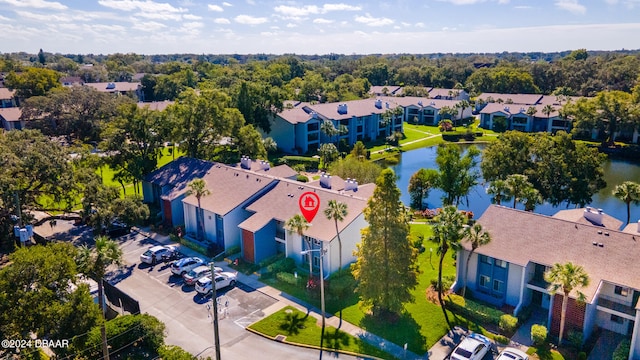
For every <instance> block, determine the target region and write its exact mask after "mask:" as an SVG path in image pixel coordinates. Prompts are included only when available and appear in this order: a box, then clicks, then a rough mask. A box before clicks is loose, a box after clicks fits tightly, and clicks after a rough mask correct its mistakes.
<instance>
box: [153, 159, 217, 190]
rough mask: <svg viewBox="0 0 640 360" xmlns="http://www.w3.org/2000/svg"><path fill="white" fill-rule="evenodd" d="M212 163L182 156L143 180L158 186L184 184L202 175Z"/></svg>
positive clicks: (178, 185)
mask: <svg viewBox="0 0 640 360" xmlns="http://www.w3.org/2000/svg"><path fill="white" fill-rule="evenodd" d="M214 165H215V163H213V162H211V161H205V160H200V159H195V158H192V157H188V156H183V157H179V158H177V159H175V160H173V161H172V162H170V163H168V164H166V165H164V166H163V167H161V168H159V169H157V170H155V171H153V172H151V173H150V174H148V175H147V176H145V178H144V181H146V182H148V183H152V184H154V185H158V186H160V187H164V186H167V185H172V186H173V187H180V186H186V185H187V183H188V182H189V181H191V180H193V179H196V178H201V177H203V176H204V175H205V174H206V173H207V171H209V169H211V168H212V167H213V166H214Z"/></svg>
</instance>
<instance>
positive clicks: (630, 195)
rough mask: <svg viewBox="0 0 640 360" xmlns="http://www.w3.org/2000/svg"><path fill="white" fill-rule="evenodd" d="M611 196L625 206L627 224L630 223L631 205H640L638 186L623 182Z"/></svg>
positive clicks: (630, 182)
mask: <svg viewBox="0 0 640 360" xmlns="http://www.w3.org/2000/svg"><path fill="white" fill-rule="evenodd" d="M613 196H615V197H617V198H618V199H620V200H622V201H624V203H625V204H627V224H628V223H629V222H630V221H631V203H634V204H635V205H638V204H640V184H638V183H636V182H633V181H625V182H623V183H622V184H620V185H617V186H616V187H615V189H613Z"/></svg>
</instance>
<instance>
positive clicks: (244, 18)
mask: <svg viewBox="0 0 640 360" xmlns="http://www.w3.org/2000/svg"><path fill="white" fill-rule="evenodd" d="M233 20H234V21H235V22H237V23H238V24H244V25H260V24H264V23H266V22H267V21H268V20H267V18H266V17H255V16H251V15H238V16H236V17H235V18H233Z"/></svg>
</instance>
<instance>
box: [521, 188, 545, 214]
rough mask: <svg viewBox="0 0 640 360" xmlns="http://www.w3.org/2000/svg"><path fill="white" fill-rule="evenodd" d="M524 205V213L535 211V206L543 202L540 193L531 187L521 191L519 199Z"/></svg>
mask: <svg viewBox="0 0 640 360" xmlns="http://www.w3.org/2000/svg"><path fill="white" fill-rule="evenodd" d="M520 200H521V201H522V203H523V204H524V211H533V210H535V209H536V205H540V204H542V203H543V202H544V199H543V198H542V195H540V191H538V190H537V189H536V188H534V187H533V186H531V187H527V188H525V189H524V190H523V191H522V197H521V198H520Z"/></svg>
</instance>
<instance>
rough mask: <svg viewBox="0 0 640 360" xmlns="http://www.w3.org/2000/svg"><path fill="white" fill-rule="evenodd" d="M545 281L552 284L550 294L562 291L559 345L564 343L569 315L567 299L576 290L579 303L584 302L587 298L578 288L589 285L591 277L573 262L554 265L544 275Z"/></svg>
mask: <svg viewBox="0 0 640 360" xmlns="http://www.w3.org/2000/svg"><path fill="white" fill-rule="evenodd" d="M544 279H545V280H546V281H548V282H549V283H551V285H550V286H549V292H550V293H551V294H552V295H554V294H556V293H557V292H558V291H562V312H561V313H560V335H559V336H558V345H559V344H560V343H561V342H562V337H563V333H564V322H565V317H566V315H567V299H568V297H569V294H570V293H571V292H572V291H573V290H576V293H577V295H578V301H584V299H585V296H584V294H583V293H582V292H580V291H579V290H578V288H582V287H585V286H588V285H589V275H587V273H586V271H585V270H584V268H583V267H582V266H580V265H574V264H573V263H571V262H568V263H565V264H559V263H556V264H553V266H552V267H551V269H549V270H548V271H547V272H545V274H544Z"/></svg>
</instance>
